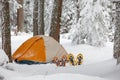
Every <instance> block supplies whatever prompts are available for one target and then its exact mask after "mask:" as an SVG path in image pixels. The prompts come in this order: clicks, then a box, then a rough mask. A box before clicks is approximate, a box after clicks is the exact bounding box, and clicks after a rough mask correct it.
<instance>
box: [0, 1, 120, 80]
mask: <svg viewBox="0 0 120 80" xmlns="http://www.w3.org/2000/svg"><path fill="white" fill-rule="evenodd" d="M119 10H120V0H0V58H1V59H0V60H1V61H0V80H21V79H22V80H57V78H60V79H61V80H65V79H66V78H67V77H69V78H70V80H80V79H82V80H88V79H89V80H119V79H120V77H119V73H120V66H119V63H120V11H119ZM36 35H46V36H51V37H52V38H53V39H55V40H56V41H57V42H58V43H60V44H61V45H62V46H63V47H64V48H65V49H66V51H67V52H68V53H73V54H74V55H77V54H76V53H80V52H81V53H82V54H83V56H84V57H85V58H83V64H82V65H81V66H77V67H73V66H72V67H71V66H67V67H60V68H59V67H58V68H56V66H55V65H52V64H41V65H32V66H30V65H20V64H16V63H15V62H14V60H13V58H12V55H13V53H14V52H15V50H17V48H18V47H19V46H20V45H21V44H22V43H23V42H24V41H26V40H27V39H29V38H30V37H33V36H36ZM31 43H32V42H31ZM4 53H5V55H7V56H6V57H7V58H8V60H6V58H5V56H3V54H4ZM95 57H96V58H95ZM4 58H5V59H4ZM101 59H103V60H101ZM7 61H8V62H7ZM89 61H90V62H89ZM101 64H104V65H103V67H104V68H103V67H100V66H102V65H101ZM116 64H117V65H116ZM67 65H68V64H67ZM97 65H99V67H98V66H97ZM37 67H39V68H37ZM107 67H109V68H108V69H106V68H107ZM33 68H34V70H35V71H36V72H35V71H34V70H33ZM95 68H96V69H97V70H95ZM99 68H100V69H99ZM20 69H21V70H20ZM27 69H30V71H28V70H27ZM38 70H41V72H40V71H38ZM52 70H53V71H52ZM79 70H80V71H79ZM103 70H105V71H103ZM24 71H26V72H25V73H24ZM37 71H38V72H37ZM1 72H2V73H3V74H2V73H1ZM42 73H43V74H42ZM56 73H59V75H52V76H51V74H56ZM67 73H72V74H77V75H74V76H73V77H72V76H71V75H72V74H67ZM14 75H15V76H16V77H15V76H14ZM42 75H43V76H42ZM64 75H65V76H64ZM86 75H87V76H86ZM66 76H67V77H66ZM70 76H71V77H70ZM26 77H27V78H26ZM53 77H54V78H53ZM61 77H62V78H61Z"/></svg>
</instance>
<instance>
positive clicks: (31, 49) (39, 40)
mask: <svg viewBox="0 0 120 80" xmlns="http://www.w3.org/2000/svg"><path fill="white" fill-rule="evenodd" d="M63 55H67V52H66V50H65V49H64V48H63V47H62V45H60V44H59V43H58V42H57V41H56V40H54V39H53V38H52V37H49V36H43V35H37V36H34V37H32V38H30V39H28V40H27V41H25V42H24V43H23V44H22V45H21V46H20V47H19V48H18V49H17V50H16V51H15V52H14V54H13V56H12V57H13V60H14V61H15V62H17V63H20V64H36V63H48V62H51V61H52V60H53V58H54V57H58V58H60V57H62V56H63Z"/></svg>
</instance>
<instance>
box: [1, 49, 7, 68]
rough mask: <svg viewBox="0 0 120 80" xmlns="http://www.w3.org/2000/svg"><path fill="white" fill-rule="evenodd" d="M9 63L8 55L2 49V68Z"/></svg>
mask: <svg viewBox="0 0 120 80" xmlns="http://www.w3.org/2000/svg"><path fill="white" fill-rule="evenodd" d="M8 61H9V60H8V57H7V55H6V53H5V52H4V51H3V50H2V49H0V66H2V65H4V64H6V62H8Z"/></svg>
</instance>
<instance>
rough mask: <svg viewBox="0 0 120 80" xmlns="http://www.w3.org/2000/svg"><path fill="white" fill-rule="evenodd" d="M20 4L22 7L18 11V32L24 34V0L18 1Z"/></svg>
mask: <svg viewBox="0 0 120 80" xmlns="http://www.w3.org/2000/svg"><path fill="white" fill-rule="evenodd" d="M17 1H18V3H19V4H21V5H22V7H20V8H19V9H17V30H18V32H19V31H20V32H23V26H24V15H23V0H17Z"/></svg>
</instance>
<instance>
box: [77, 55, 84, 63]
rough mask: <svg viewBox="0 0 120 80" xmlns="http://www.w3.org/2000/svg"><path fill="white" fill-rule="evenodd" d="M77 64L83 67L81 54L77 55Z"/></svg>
mask: <svg viewBox="0 0 120 80" xmlns="http://www.w3.org/2000/svg"><path fill="white" fill-rule="evenodd" d="M76 62H77V65H81V64H82V62H83V55H82V54H81V53H80V54H78V55H77V58H76Z"/></svg>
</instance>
